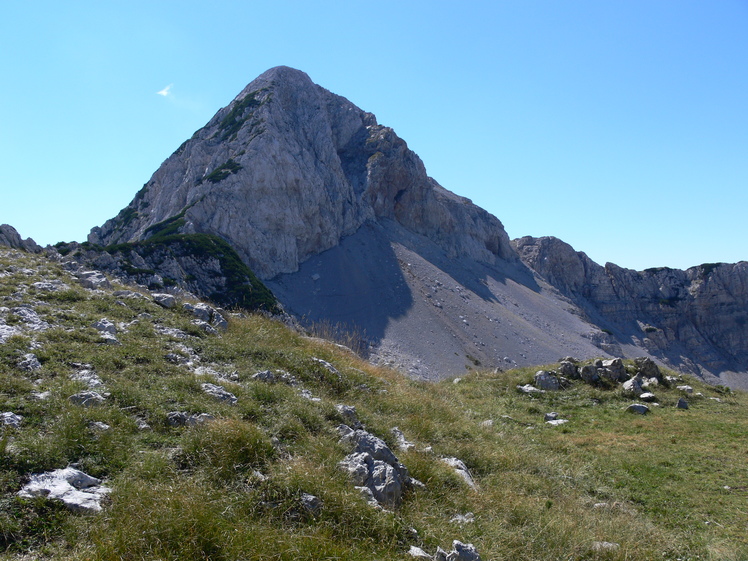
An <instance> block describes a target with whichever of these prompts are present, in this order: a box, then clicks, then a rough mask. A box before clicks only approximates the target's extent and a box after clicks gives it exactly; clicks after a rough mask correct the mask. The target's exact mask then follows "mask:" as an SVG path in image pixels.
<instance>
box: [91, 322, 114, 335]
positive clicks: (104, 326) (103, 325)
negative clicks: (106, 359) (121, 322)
mask: <svg viewBox="0 0 748 561" xmlns="http://www.w3.org/2000/svg"><path fill="white" fill-rule="evenodd" d="M91 327H93V328H94V329H96V330H97V331H101V332H102V333H111V334H112V335H115V334H116V333H117V326H116V325H114V324H113V323H112V322H111V321H109V320H108V319H107V318H101V319H100V320H99V321H97V322H96V323H94V324H93V325H92V326H91Z"/></svg>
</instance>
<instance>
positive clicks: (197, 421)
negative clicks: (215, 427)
mask: <svg viewBox="0 0 748 561" xmlns="http://www.w3.org/2000/svg"><path fill="white" fill-rule="evenodd" d="M214 420H215V417H214V416H213V415H211V414H209V413H200V414H196V413H193V414H192V415H190V414H189V413H187V412H186V411H170V412H169V413H167V414H166V422H167V423H168V424H169V425H170V426H172V427H184V426H187V427H194V426H197V425H204V424H205V423H208V422H210V421H214Z"/></svg>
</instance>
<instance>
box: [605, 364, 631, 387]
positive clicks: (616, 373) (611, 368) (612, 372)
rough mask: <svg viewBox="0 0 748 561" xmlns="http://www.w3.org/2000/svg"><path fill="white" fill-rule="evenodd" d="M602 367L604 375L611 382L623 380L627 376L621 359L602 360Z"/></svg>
mask: <svg viewBox="0 0 748 561" xmlns="http://www.w3.org/2000/svg"><path fill="white" fill-rule="evenodd" d="M603 369H604V370H605V371H604V375H605V377H606V378H608V379H609V380H612V381H613V382H624V381H626V378H627V377H628V376H627V375H626V367H625V366H624V365H623V360H621V359H620V358H614V359H612V360H604V361H603Z"/></svg>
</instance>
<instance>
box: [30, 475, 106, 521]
mask: <svg viewBox="0 0 748 561" xmlns="http://www.w3.org/2000/svg"><path fill="white" fill-rule="evenodd" d="M110 492H111V489H109V488H108V487H102V486H101V480H100V479H96V478H95V477H91V476H90V475H87V474H85V473H83V472H82V471H79V470H77V469H73V468H70V467H68V468H65V469H57V470H54V471H51V472H46V473H41V474H37V475H32V476H31V479H30V480H29V482H28V483H27V484H26V485H24V486H23V488H22V489H21V490H20V491H18V493H17V495H18V496H19V497H23V498H29V499H30V498H34V497H46V498H48V499H53V500H59V501H62V503H63V504H65V506H67V507H68V508H69V509H70V510H72V511H75V512H99V511H101V501H102V500H103V499H104V497H106V496H107V495H108V494H109V493H110Z"/></svg>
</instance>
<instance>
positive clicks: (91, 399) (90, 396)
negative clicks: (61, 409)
mask: <svg viewBox="0 0 748 561" xmlns="http://www.w3.org/2000/svg"><path fill="white" fill-rule="evenodd" d="M68 400H69V401H70V402H71V403H73V404H75V405H81V406H83V407H95V406H97V405H101V404H102V403H104V401H105V400H104V396H103V395H101V394H100V393H99V392H95V391H90V390H89V391H82V392H78V393H76V394H74V395H71V396H70V397H69V398H68Z"/></svg>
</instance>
